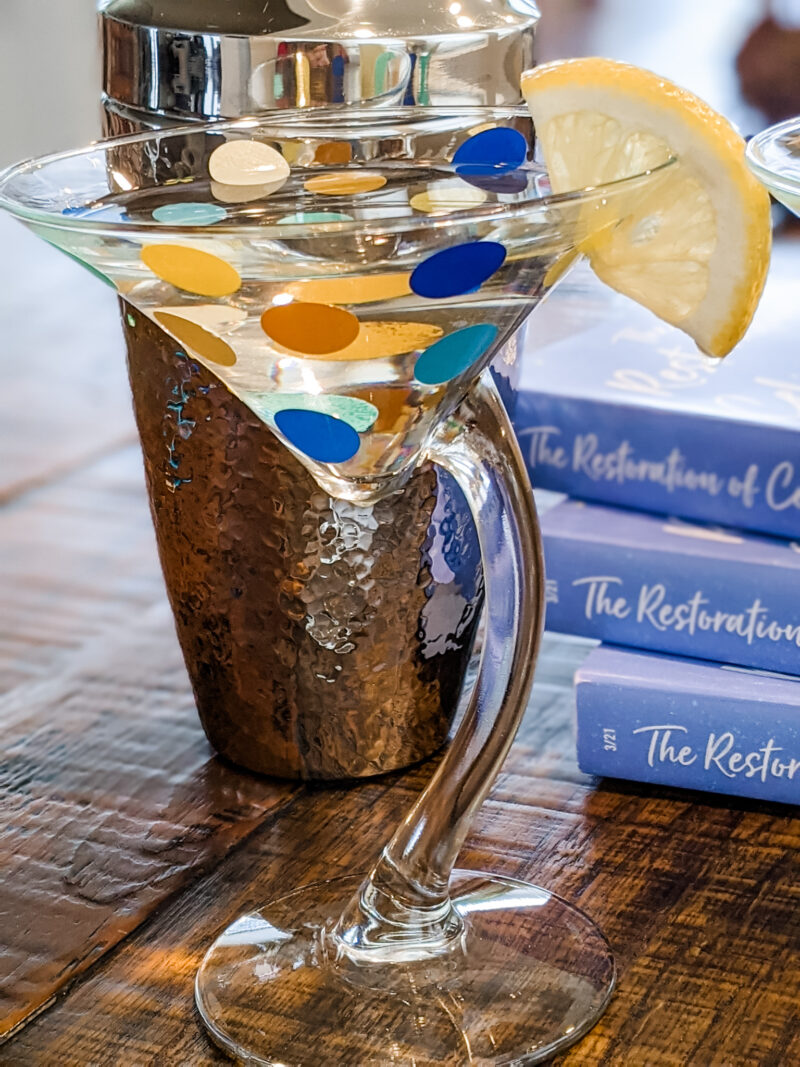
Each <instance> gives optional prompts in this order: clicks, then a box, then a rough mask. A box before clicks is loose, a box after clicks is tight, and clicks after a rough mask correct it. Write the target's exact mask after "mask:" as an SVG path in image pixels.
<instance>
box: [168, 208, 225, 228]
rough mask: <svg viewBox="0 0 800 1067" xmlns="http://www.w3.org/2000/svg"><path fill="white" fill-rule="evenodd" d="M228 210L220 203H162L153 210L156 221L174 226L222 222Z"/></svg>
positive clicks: (205, 224) (206, 224)
mask: <svg viewBox="0 0 800 1067" xmlns="http://www.w3.org/2000/svg"><path fill="white" fill-rule="evenodd" d="M227 214H228V212H227V211H226V210H225V208H224V207H220V206H219V204H194V203H186V202H184V203H182V204H162V206H161V207H157V208H156V209H155V211H154V212H153V218H154V219H155V220H156V222H165V223H169V224H170V225H172V226H208V225H210V224H211V223H212V222H221V221H222V220H223V219H224V218H225V217H226V216H227Z"/></svg>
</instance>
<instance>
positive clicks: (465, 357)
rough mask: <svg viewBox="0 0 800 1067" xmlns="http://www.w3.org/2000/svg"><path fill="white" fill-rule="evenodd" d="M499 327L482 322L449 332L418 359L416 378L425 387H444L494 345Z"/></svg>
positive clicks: (415, 370) (415, 369)
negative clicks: (443, 384)
mask: <svg viewBox="0 0 800 1067" xmlns="http://www.w3.org/2000/svg"><path fill="white" fill-rule="evenodd" d="M496 338H497V327H496V326H492V325H491V323H488V322H481V323H479V324H478V325H476V326H467V327H466V328H465V329H463V330H456V331H455V333H449V334H448V335H447V336H446V337H443V338H442V339H441V341H437V342H436V344H435V345H431V347H430V348H426V349H425V351H424V352H423V353H422V355H421V356H420V357H419V359H418V360H417V365H416V367H415V368H414V377H415V378H416V379H417V381H418V382H422V383H423V385H441V384H442V383H443V382H449V381H450V380H451V379H452V378H457V377H458V375H459V374H463V373H464V371H465V370H469V368H470V367H472V366H473V365H474V364H475V363H477V361H478V360H479V359H480V358H481V356H483V355H485V354H486V352H487V350H488V349H489V348H490V347H491V346H492V345H493V344H494V342H495V339H496Z"/></svg>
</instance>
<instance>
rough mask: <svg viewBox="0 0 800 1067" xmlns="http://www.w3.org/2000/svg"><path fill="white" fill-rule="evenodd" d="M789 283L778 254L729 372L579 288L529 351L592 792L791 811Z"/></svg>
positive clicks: (798, 772) (797, 530)
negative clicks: (554, 499) (705, 797)
mask: <svg viewBox="0 0 800 1067" xmlns="http://www.w3.org/2000/svg"><path fill="white" fill-rule="evenodd" d="M796 264H797V258H796V256H793V255H792V254H791V249H789V250H787V251H786V252H784V251H783V250H782V249H780V248H778V249H777V251H776V255H775V261H774V266H773V270H772V273H771V276H770V279H769V282H768V285H767V289H766V291H765V295H764V298H763V300H762V305H761V307H760V308H759V311H758V313H757V316H756V319H755V320H754V324H753V327H752V328H751V332H750V334H748V336H747V338H746V339H745V340H744V341H743V342H742V343H741V345H740V346H739V347H738V348H737V349H736V350H735V351H734V352H733V353H732V354H731V355H730V356H729V357H728V358H727V359H726V360H725V361H723V362H721V363H720V362H719V361H716V360H712V359H710V358H707V357H704V356H702V355H701V354H700V353H698V352H697V351H696V350H695V348H694V346H693V344H692V342H691V341H690V340H689V339H688V338H685V337H684V336H683V335H682V334H681V333H680V332H679V331H677V330H674V329H672V328H670V327H668V326H666V325H664V324H662V323H660V322H658V321H657V320H656V319H654V318H653V317H652V316H650V315H649V314H648V313H647V312H645V311H643V310H641V309H638V308H636V307H635V306H633V305H631V304H630V303H629V302H628V301H624V300H622V299H621V298H619V299H617V298H611V299H609V298H608V296H607V295H606V294H605V293H601V292H600V291H599V289H597V288H595V287H593V286H592V285H591V283H590V282H588V280H582V281H583V284H582V285H581V286H578V287H577V288H574V289H573V290H571V291H570V293H568V294H566V295H563V296H561V295H560V296H559V297H557V298H555V299H557V300H558V308H557V311H558V315H557V316H552V315H551V317H550V319H549V320H548V318H547V317H543V316H542V315H541V314H540V320H542V332H540V334H539V337H538V339H537V338H536V337H531V338H529V341H528V348H527V351H526V354H525V359H524V360H523V367H522V377H521V382H520V392H519V395H518V397H517V403H516V414H515V426H516V430H517V435H518V438H519V441H520V444H521V446H522V450H523V454H524V455H525V457H526V461H527V464H528V468H529V472H530V475H531V479H532V481H533V484H534V486H535V487H539V488H542V489H547V490H555V491H557V492H559V493H564V494H567V496H568V498H567V499H565V500H562V501H561V502H560V503H558V504H556V505H555V506H554V507H552V508H550V509H549V510H546V511H545V512H544V514H543V516H542V528H543V536H544V548H545V565H546V572H547V600H548V604H547V627H548V629H550V630H554V631H558V632H561V633H568V634H575V635H579V636H583V637H590V638H595V639H599V641H600V642H602V643H601V644H600V646H599V647H597V648H595V649H594V650H593V651H592V652H591V654H590V655H589V657H588V659H587V660H586V662H585V664H584V665H583V666H582V667H581V669H580V670H579V671H578V673H577V675H576V683H577V687H576V694H577V721H578V762H579V765H580V767H581V769H582V770H584V771H586V772H589V773H593V774H599V775H608V776H613V777H617V778H628V779H633V780H637V781H646V782H654V783H659V784H662V785H669V786H683V787H687V788H692V789H702V790H709V791H714V792H720V793H727V794H737V795H741V796H747V797H753V798H758V799H762V800H778V801H785V802H797V801H798V800H800V356H798V354H797V342H796V340H795V338H796V336H797V329H798V324H800V305H798V299H797V281H796V275H795V277H793V276H792V275H793V270H794V269H795V268H796ZM565 317H566V318H567V319H569V320H571V324H572V331H571V333H570V334H569V335H565V336H560V337H559V336H558V330H559V329H560V327H559V326H558V325H557V324H558V322H563V321H564V318H565ZM537 325H538V324H537ZM548 330H549V331H550V334H549V335H548Z"/></svg>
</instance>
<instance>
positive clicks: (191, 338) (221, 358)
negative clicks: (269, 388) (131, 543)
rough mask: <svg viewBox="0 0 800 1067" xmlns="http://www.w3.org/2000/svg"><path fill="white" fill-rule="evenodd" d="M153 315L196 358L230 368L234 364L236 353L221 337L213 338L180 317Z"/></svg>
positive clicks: (211, 334)
mask: <svg viewBox="0 0 800 1067" xmlns="http://www.w3.org/2000/svg"><path fill="white" fill-rule="evenodd" d="M154 314H155V318H156V319H157V321H158V322H159V323H160V324H161V325H162V326H164V327H165V328H166V329H168V330H169V332H170V333H171V334H173V335H174V336H175V337H177V338H178V340H179V341H180V342H181V343H182V344H184V345H186V347H187V348H190V349H192V351H193V352H196V353H197V355H198V356H201V357H202V358H203V359H207V360H208V362H209V363H217V364H219V366H222V367H232V366H233V365H234V363H235V362H236V353H235V352H234V351H233V349H232V348H231V346H230V345H229V344H227V343H226V342H225V341H223V340H222V338H221V337H215V336H214V334H213V333H209V332H208V330H204V329H203V327H202V326H201V325H200V324H199V323H197V322H190V321H189V320H188V319H184V318H182V317H181V316H180V315H170V314H169V312H166V311H156V312H154Z"/></svg>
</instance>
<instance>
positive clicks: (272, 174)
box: [208, 141, 290, 185]
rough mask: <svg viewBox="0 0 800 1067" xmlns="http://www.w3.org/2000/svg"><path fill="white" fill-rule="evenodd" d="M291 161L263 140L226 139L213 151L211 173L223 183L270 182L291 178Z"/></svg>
mask: <svg viewBox="0 0 800 1067" xmlns="http://www.w3.org/2000/svg"><path fill="white" fill-rule="evenodd" d="M289 170H290V168H289V164H288V163H287V162H286V160H285V159H284V158H283V156H282V155H281V154H280V152H276V151H275V149H274V148H270V146H269V145H266V144H262V142H261V141H227V142H226V143H225V144H223V145H220V146H219V148H216V149H215V150H214V151H213V152H212V153H211V158H210V159H209V161H208V172H209V174H210V175H211V177H212V178H213V179H214V181H215V182H219V183H220V184H222V185H268V184H271V183H273V182H284V181H286V179H287V178H288V177H289Z"/></svg>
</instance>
